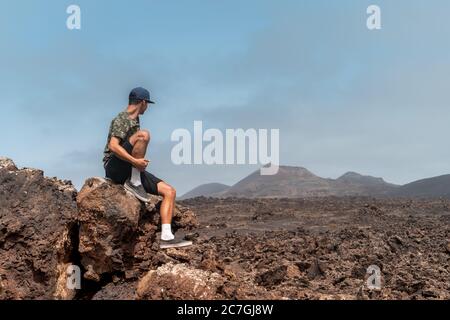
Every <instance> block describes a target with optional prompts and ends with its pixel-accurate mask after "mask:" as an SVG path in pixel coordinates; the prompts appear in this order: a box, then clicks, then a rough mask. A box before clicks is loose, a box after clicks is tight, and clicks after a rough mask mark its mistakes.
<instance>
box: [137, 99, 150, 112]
mask: <svg viewBox="0 0 450 320" xmlns="http://www.w3.org/2000/svg"><path fill="white" fill-rule="evenodd" d="M147 108H148V102H147V101H141V106H140V109H141V112H139V114H144V113H145V111H146V110H147Z"/></svg>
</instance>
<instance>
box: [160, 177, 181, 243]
mask: <svg viewBox="0 0 450 320" xmlns="http://www.w3.org/2000/svg"><path fill="white" fill-rule="evenodd" d="M157 186H158V193H159V194H160V195H161V196H162V197H163V200H162V203H161V207H160V209H159V211H160V214H161V229H162V233H161V239H163V240H171V239H173V237H174V236H173V234H172V229H171V223H172V216H173V209H174V207H175V198H176V194H177V193H176V190H175V189H174V188H173V187H172V186H170V185H169V184H167V183H165V182H164V181H161V182H159V183H158V185H157Z"/></svg>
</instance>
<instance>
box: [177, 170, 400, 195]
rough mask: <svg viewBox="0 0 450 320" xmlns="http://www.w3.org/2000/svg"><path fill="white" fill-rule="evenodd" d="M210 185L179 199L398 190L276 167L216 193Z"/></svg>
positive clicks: (365, 179) (351, 175)
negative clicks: (273, 170) (274, 172)
mask: <svg viewBox="0 0 450 320" xmlns="http://www.w3.org/2000/svg"><path fill="white" fill-rule="evenodd" d="M214 185H215V184H207V185H201V186H199V187H197V188H195V189H194V190H192V191H190V192H188V193H186V194H185V195H183V197H182V199H187V198H192V197H195V196H200V195H203V196H210V197H244V198H272V197H287V198H295V197H320V196H348V195H387V194H389V193H391V192H393V191H394V190H396V189H397V188H398V187H399V186H397V185H394V184H390V183H387V182H385V181H384V180H383V179H382V178H375V177H371V176H363V175H361V174H358V173H355V172H347V173H346V174H344V175H342V176H341V177H339V178H338V179H327V178H321V177H319V176H316V175H315V174H313V173H312V172H310V171H309V170H307V169H306V168H303V167H292V166H280V167H279V170H278V173H277V174H276V175H268V176H263V175H261V174H260V170H257V171H255V172H253V173H252V174H250V175H249V176H247V177H245V178H244V179H242V180H240V181H239V182H237V183H236V184H234V185H233V186H231V187H228V186H225V185H220V184H219V186H217V190H216V189H215V188H216V186H214ZM214 190H216V191H214Z"/></svg>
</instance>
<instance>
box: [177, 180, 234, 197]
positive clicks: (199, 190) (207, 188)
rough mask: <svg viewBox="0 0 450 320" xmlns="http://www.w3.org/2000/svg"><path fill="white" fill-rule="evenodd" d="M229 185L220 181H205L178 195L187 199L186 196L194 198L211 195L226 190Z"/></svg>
mask: <svg viewBox="0 0 450 320" xmlns="http://www.w3.org/2000/svg"><path fill="white" fill-rule="evenodd" d="M229 188H230V186H227V185H226V184H222V183H207V184H202V185H200V186H198V187H196V188H194V189H192V190H191V191H189V192H187V193H185V194H184V195H183V196H181V197H180V200H183V199H188V198H195V197H200V196H205V197H208V196H212V195H217V194H220V193H221V192H224V191H226V190H228V189H229Z"/></svg>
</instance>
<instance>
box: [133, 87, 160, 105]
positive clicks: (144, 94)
mask: <svg viewBox="0 0 450 320" xmlns="http://www.w3.org/2000/svg"><path fill="white" fill-rule="evenodd" d="M129 98H130V100H145V101H147V102H148V103H155V102H153V101H152V100H150V92H149V91H148V90H147V89H144V88H141V87H138V88H134V89H133V90H131V92H130V96H129Z"/></svg>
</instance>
